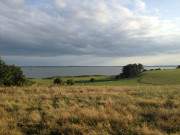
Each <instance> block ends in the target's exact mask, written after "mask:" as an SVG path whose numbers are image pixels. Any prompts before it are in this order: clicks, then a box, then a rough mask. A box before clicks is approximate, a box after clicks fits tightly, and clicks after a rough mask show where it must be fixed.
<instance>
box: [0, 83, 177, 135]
mask: <svg viewBox="0 0 180 135" xmlns="http://www.w3.org/2000/svg"><path fill="white" fill-rule="evenodd" d="M0 134H1V135H24V134H25V135H37V134H38V135H63V134H64V135H179V134H180V86H148V87H144V86H131V87H127V86H63V87H46V86H44V87H43V86H40V87H38V86H31V87H21V88H20V87H11V88H5V87H2V88H0Z"/></svg>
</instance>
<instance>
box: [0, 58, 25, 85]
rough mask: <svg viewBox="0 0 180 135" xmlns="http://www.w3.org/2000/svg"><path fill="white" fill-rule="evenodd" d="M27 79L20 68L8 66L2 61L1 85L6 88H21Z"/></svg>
mask: <svg viewBox="0 0 180 135" xmlns="http://www.w3.org/2000/svg"><path fill="white" fill-rule="evenodd" d="M25 81H26V79H25V76H24V75H23V72H22V70H21V68H20V67H17V66H14V65H6V64H5V62H4V61H3V60H1V59H0V85H5V86H14V85H16V86H21V85H23V84H24V83H25Z"/></svg>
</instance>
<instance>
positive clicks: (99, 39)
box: [0, 0, 180, 57]
mask: <svg viewBox="0 0 180 135" xmlns="http://www.w3.org/2000/svg"><path fill="white" fill-rule="evenodd" d="M129 3H131V4H132V6H134V7H133V9H132V10H130V9H128V8H127V5H128V4H129ZM50 7H51V8H47V9H42V8H40V7H39V8H38V7H37V6H36V7H33V6H31V7H30V6H28V5H27V4H26V2H25V1H23V0H1V1H0V54H1V55H4V56H10V55H13V56H47V57H48V56H61V55H77V56H78V55H94V56H100V57H101V56H106V57H111V56H118V57H119V56H121V57H126V56H143V55H152V54H158V53H171V52H173V53H174V52H179V50H180V47H179V46H178V43H179V41H178V37H179V36H178V35H177V34H176V33H171V32H169V33H168V32H167V33H166V34H164V33H162V32H161V31H162V30H166V29H169V26H171V27H172V28H175V27H176V26H174V25H173V24H172V25H169V23H167V24H166V22H164V21H161V20H160V19H159V18H158V17H156V16H147V15H145V14H146V13H145V12H146V11H145V5H144V3H143V2H142V1H141V0H132V1H131V2H127V3H125V2H123V3H122V2H121V1H117V0H112V1H111V2H108V1H104V0H92V1H89V0H84V1H83V2H82V1H81V0H76V1H72V0H55V1H53V3H51V6H50ZM172 34H175V36H174V37H173V38H174V40H172V38H171V35H172ZM172 44H173V45H172Z"/></svg>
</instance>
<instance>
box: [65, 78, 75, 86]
mask: <svg viewBox="0 0 180 135" xmlns="http://www.w3.org/2000/svg"><path fill="white" fill-rule="evenodd" d="M66 83H67V85H74V81H73V79H69V80H67V81H66Z"/></svg>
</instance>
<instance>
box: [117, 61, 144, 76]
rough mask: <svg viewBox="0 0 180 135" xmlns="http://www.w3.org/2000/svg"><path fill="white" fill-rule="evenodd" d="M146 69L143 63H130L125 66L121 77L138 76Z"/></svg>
mask: <svg viewBox="0 0 180 135" xmlns="http://www.w3.org/2000/svg"><path fill="white" fill-rule="evenodd" d="M143 70H144V67H143V65H142V64H129V65H126V66H124V67H123V69H122V73H121V75H120V76H121V78H131V77H136V76H138V75H139V74H140V73H142V72H143Z"/></svg>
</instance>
